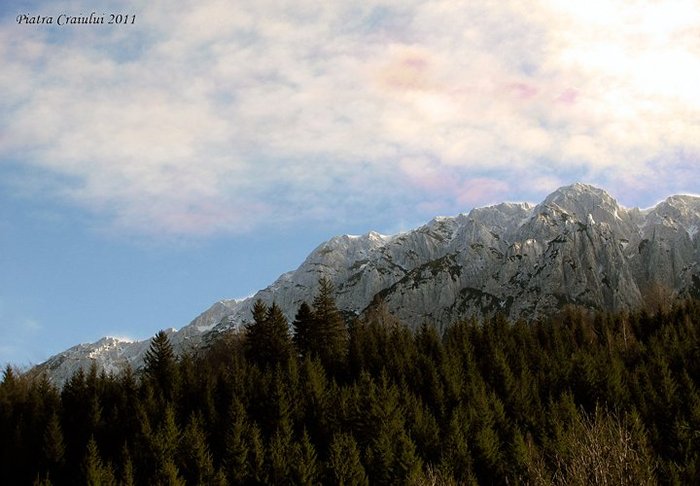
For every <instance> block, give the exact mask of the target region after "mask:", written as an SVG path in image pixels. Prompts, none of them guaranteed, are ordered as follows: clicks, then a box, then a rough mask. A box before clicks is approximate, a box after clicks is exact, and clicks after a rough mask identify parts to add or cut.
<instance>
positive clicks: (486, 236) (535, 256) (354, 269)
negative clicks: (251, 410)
mask: <svg viewBox="0 0 700 486" xmlns="http://www.w3.org/2000/svg"><path fill="white" fill-rule="evenodd" d="M698 228H700V197H695V196H672V197H669V198H668V199H666V200H665V201H663V202H661V203H659V204H658V205H657V206H655V207H654V208H651V209H648V210H644V211H642V210H639V209H637V208H633V209H627V208H624V207H622V206H620V205H619V204H618V203H617V201H616V200H615V199H614V198H613V197H612V196H610V195H609V194H608V193H607V192H605V191H604V190H602V189H599V188H596V187H593V186H590V185H586V184H573V185H570V186H566V187H562V188H560V189H557V190H556V191H554V192H553V193H552V194H550V195H549V196H547V197H546V198H545V200H544V201H543V202H541V203H540V204H538V205H536V206H532V205H530V204H528V203H519V204H514V203H502V204H497V205H494V206H489V207H484V208H476V209H473V210H472V211H470V212H469V213H468V214H460V215H458V216H454V217H437V218H435V219H433V220H432V221H430V222H428V223H427V224H425V225H424V226H421V227H419V228H417V229H414V230H411V231H407V232H405V233H400V234H397V235H392V236H385V235H381V234H379V233H376V232H373V231H370V232H369V233H366V234H364V235H361V236H351V235H343V236H336V237H334V238H331V239H330V240H328V241H327V242H325V243H322V244H321V245H319V246H318V247H317V248H316V249H315V250H314V251H312V252H311V254H310V255H309V256H308V257H307V258H306V260H305V261H304V262H303V263H302V264H301V265H300V266H299V268H297V269H296V270H294V271H292V272H288V273H285V274H283V275H281V276H280V277H279V278H278V279H277V280H276V281H275V282H273V283H272V284H271V285H270V286H268V287H267V288H265V289H263V290H260V291H259V292H257V293H256V294H255V295H253V296H252V297H250V298H247V299H244V300H239V301H236V300H223V301H220V302H217V303H216V304H214V305H213V306H212V307H211V308H210V309H208V310H207V311H205V312H204V313H202V314H201V315H200V316H199V317H197V318H196V319H195V320H193V321H192V323H190V324H189V325H187V326H185V327H184V328H182V329H181V330H180V331H171V332H170V340H171V342H172V343H173V345H174V347H175V348H176V349H179V350H183V349H187V348H197V347H200V346H203V345H206V343H207V342H210V341H211V340H212V339H215V338H216V336H217V335H219V333H221V332H225V331H227V330H230V329H235V328H239V327H240V326H241V325H242V324H243V323H245V322H246V321H248V320H250V315H251V309H252V305H253V303H254V302H255V301H256V300H257V299H261V300H263V301H264V302H266V303H272V302H273V301H274V302H276V303H277V305H278V306H280V307H281V309H282V310H283V311H284V313H285V315H286V317H287V319H288V320H289V321H290V322H291V320H292V319H293V318H294V315H295V314H296V311H297V310H298V308H299V305H300V304H301V303H302V302H303V301H309V300H311V299H312V298H313V296H314V295H315V293H316V292H317V290H318V288H317V287H318V281H319V278H320V277H326V278H328V279H329V280H330V281H331V282H332V283H333V284H334V286H335V289H336V302H337V305H338V307H339V308H340V309H341V310H343V311H344V312H346V313H348V314H355V315H360V314H362V313H363V312H365V311H367V310H368V309H370V308H371V307H372V306H375V305H377V304H378V303H380V302H382V303H383V304H384V305H386V307H387V308H388V310H389V311H391V312H392V313H393V314H394V315H396V316H397V317H399V318H400V319H401V320H402V321H403V322H405V323H406V324H407V325H410V326H419V325H420V324H421V323H423V322H428V323H431V324H433V325H435V326H437V327H438V328H439V329H443V328H444V327H445V326H448V325H449V324H450V323H452V322H454V321H455V320H457V319H461V318H468V317H477V318H478V317H480V316H484V315H490V314H493V313H495V312H502V313H504V314H506V315H507V316H509V317H510V318H525V319H533V318H538V317H541V316H545V315H547V314H550V313H552V312H555V311H557V310H558V309H561V308H562V307H563V306H564V305H567V304H573V305H578V306H582V307H584V308H589V309H605V310H612V311H619V310H625V309H633V308H636V307H638V306H640V305H641V304H642V303H643V301H644V299H645V295H647V293H648V292H649V289H665V290H664V291H665V292H667V293H668V294H669V295H671V294H674V295H678V296H683V295H697V294H698V292H699V291H700V266H699V262H700V236H699V235H698ZM147 347H148V342H147V341H142V342H133V343H127V342H122V341H118V340H114V339H109V340H104V339H103V340H100V341H98V342H97V343H94V344H89V345H79V346H76V347H74V348H71V349H69V350H67V351H65V352H63V353H60V354H58V355H56V356H54V357H52V358H50V359H49V360H47V361H46V362H45V363H43V364H41V365H39V366H38V367H37V368H38V370H45V371H47V372H48V374H49V377H50V379H52V380H53V381H54V382H56V383H62V382H63V381H64V380H65V379H67V377H69V376H70V375H71V374H72V373H73V372H74V371H75V370H77V369H78V368H80V367H84V366H89V365H90V364H91V363H92V362H95V363H97V365H98V368H101V369H106V370H107V371H110V370H118V369H121V368H123V367H124V366H126V365H131V366H132V367H136V368H138V367H139V366H140V365H141V363H142V361H143V354H144V352H145V350H146V349H147Z"/></svg>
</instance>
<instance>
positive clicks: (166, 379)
mask: <svg viewBox="0 0 700 486" xmlns="http://www.w3.org/2000/svg"><path fill="white" fill-rule="evenodd" d="M144 371H145V373H146V376H148V377H149V378H150V379H151V381H152V382H153V384H154V385H155V386H156V387H157V389H158V390H159V391H160V393H161V394H162V397H163V398H164V399H165V400H173V399H174V398H175V392H176V382H177V376H176V375H177V367H176V362H175V352H174V351H173V347H172V345H171V344H170V339H169V338H168V335H167V334H166V333H165V331H162V330H161V331H158V333H156V335H155V336H154V337H153V339H151V346H150V347H149V348H148V351H146V354H145V356H144Z"/></svg>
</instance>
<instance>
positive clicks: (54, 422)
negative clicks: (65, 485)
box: [43, 413, 66, 479]
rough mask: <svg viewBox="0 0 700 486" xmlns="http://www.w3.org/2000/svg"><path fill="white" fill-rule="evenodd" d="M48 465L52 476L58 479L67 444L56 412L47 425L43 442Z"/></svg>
mask: <svg viewBox="0 0 700 486" xmlns="http://www.w3.org/2000/svg"><path fill="white" fill-rule="evenodd" d="M43 452H44V458H45V459H46V467H47V470H48V472H49V473H50V474H51V476H52V477H53V478H54V479H56V478H57V477H59V471H60V470H61V468H62V466H63V462H64V459H65V452H66V445H65V443H64V441H63V431H62V430H61V423H60V422H59V420H58V416H57V415H56V414H55V413H54V414H52V415H51V418H50V419H49V423H48V424H47V425H46V431H45V432H44V444H43Z"/></svg>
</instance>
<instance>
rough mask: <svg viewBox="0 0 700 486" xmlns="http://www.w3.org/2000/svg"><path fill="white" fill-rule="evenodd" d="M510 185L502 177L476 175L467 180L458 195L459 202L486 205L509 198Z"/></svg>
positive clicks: (466, 205)
mask: <svg viewBox="0 0 700 486" xmlns="http://www.w3.org/2000/svg"><path fill="white" fill-rule="evenodd" d="M509 191H510V186H509V185H508V183H507V182H505V181H503V180H501V179H494V178H490V177H476V178H472V179H467V180H465V181H464V182H463V183H462V184H461V187H460V193H459V194H458V195H457V198H456V199H457V202H458V203H459V204H460V205H462V206H465V207H469V208H471V207H478V206H484V205H487V204H490V203H493V202H496V201H501V200H504V199H507V195H508V194H509Z"/></svg>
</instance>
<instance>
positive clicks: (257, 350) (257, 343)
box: [246, 300, 292, 368]
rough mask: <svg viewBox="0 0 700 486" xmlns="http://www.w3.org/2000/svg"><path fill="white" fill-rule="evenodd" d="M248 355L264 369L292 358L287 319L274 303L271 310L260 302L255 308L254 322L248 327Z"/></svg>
mask: <svg viewBox="0 0 700 486" xmlns="http://www.w3.org/2000/svg"><path fill="white" fill-rule="evenodd" d="M246 351H247V352H246V355H247V356H248V359H250V360H251V361H253V362H255V363H257V364H258V365H259V366H261V367H262V368H270V367H274V366H275V365H277V364H278V363H284V362H286V361H288V360H289V359H290V358H291V356H292V345H291V340H290V337H289V327H288V324H287V319H286V318H285V317H284V314H283V313H282V309H280V307H279V306H278V305H277V304H275V303H273V304H272V305H271V306H270V307H269V308H268V307H267V306H266V305H265V303H264V302H262V301H261V300H258V301H256V302H255V304H254V306H253V322H252V323H250V324H248V325H246Z"/></svg>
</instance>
